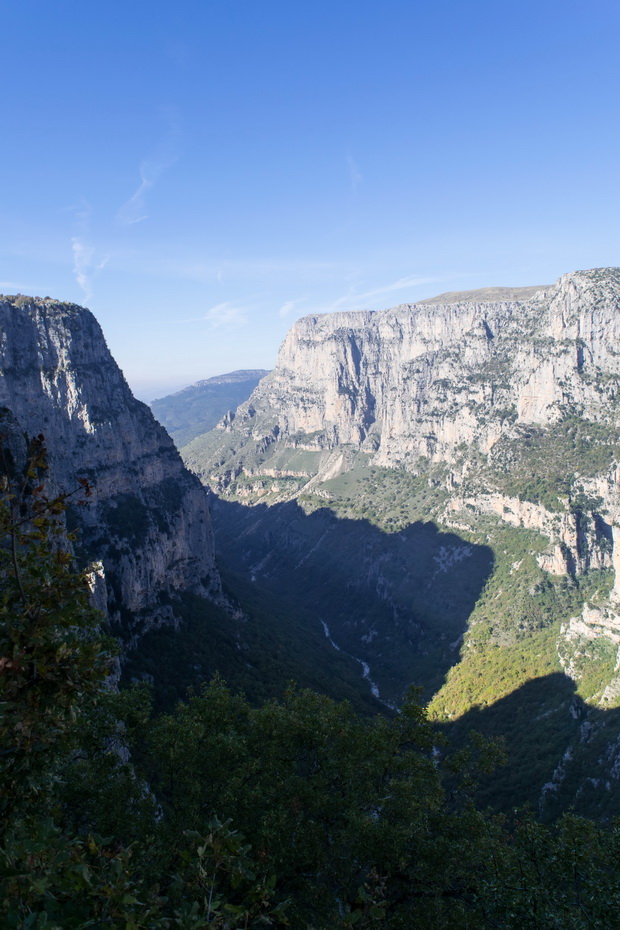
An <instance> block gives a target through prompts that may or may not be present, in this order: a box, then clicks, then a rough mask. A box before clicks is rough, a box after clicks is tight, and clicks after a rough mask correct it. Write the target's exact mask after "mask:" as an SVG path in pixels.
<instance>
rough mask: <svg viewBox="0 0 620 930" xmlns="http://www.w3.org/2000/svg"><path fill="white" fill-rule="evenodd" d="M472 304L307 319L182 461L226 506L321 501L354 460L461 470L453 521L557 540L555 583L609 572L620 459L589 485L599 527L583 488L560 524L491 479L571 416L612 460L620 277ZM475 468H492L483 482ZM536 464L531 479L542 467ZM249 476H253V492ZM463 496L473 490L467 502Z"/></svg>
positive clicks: (474, 299)
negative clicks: (588, 428)
mask: <svg viewBox="0 0 620 930" xmlns="http://www.w3.org/2000/svg"><path fill="white" fill-rule="evenodd" d="M467 297H468V295H467V294H446V295H442V296H441V297H438V298H433V299H431V300H429V301H425V302H423V303H421V304H407V305H403V306H399V307H395V308H394V309H392V310H385V311H380V312H370V311H368V312H359V313H336V314H329V315H325V316H312V317H305V318H303V319H301V320H299V321H298V322H297V323H296V324H295V325H294V326H293V328H292V329H291V331H290V332H289V334H288V336H287V337H286V339H285V341H284V343H283V345H282V347H281V350H280V354H279V356H278V362H277V365H276V368H275V369H274V371H273V372H272V373H271V374H270V375H269V376H268V377H266V378H264V379H263V380H262V381H261V383H260V384H259V385H258V387H257V388H256V390H255V391H254V393H253V394H252V396H251V397H250V399H249V400H248V401H247V402H246V403H245V404H242V405H241V406H240V407H239V409H238V411H237V413H236V415H235V416H234V417H228V418H225V419H224V420H223V421H222V422H221V423H220V424H218V428H217V430H216V431H214V432H212V433H211V434H210V436H209V437H203V438H201V439H199V440H196V441H195V443H193V444H190V445H189V446H188V447H187V448H186V449H185V450H184V457H185V460H186V462H187V463H188V464H189V466H190V467H191V468H192V469H193V470H194V471H196V472H197V473H198V474H199V475H200V476H201V477H202V478H203V480H205V481H206V482H207V483H209V484H211V485H212V486H213V487H214V488H216V489H217V490H219V491H221V492H223V493H225V494H226V493H227V490H228V489H229V488H231V486H232V485H233V484H235V485H236V486H235V493H236V495H237V496H238V497H239V498H241V497H243V496H244V495H245V496H246V497H247V498H248V499H249V500H252V499H259V498H260V497H261V495H262V496H263V498H264V499H267V498H265V497H264V495H265V493H266V492H268V497H271V499H279V500H284V499H286V497H287V494H288V496H289V498H290V497H291V496H292V497H295V496H297V495H298V494H299V493H300V492H301V491H302V490H310V489H313V490H316V489H317V487H319V486H320V484H321V483H322V482H325V481H326V480H329V479H330V478H333V477H334V476H335V475H337V474H339V473H342V472H345V471H346V470H347V469H348V468H350V466H351V461H352V459H351V456H352V455H353V456H355V455H359V454H366V455H367V457H368V462H369V463H371V464H372V465H376V466H383V467H388V468H399V467H402V468H406V469H408V470H410V471H416V470H419V469H420V463H421V462H430V463H444V464H447V465H449V466H450V468H451V471H450V474H449V477H448V479H447V480H448V485H449V488H450V491H451V500H450V502H449V503H448V505H447V507H446V513H445V514H444V517H445V522H446V523H448V524H449V525H454V523H453V521H454V511H459V510H462V509H463V507H465V506H466V507H467V508H469V509H478V510H479V511H480V512H481V513H496V514H498V515H499V516H500V517H502V518H503V519H505V520H506V521H507V522H509V523H511V524H512V525H516V526H525V527H533V528H536V529H539V530H540V531H541V532H542V533H543V534H544V535H546V536H547V537H548V538H549V540H550V543H551V547H550V549H549V551H548V552H547V553H546V554H545V555H544V556H542V557H541V562H542V563H544V564H545V567H546V568H547V570H549V571H552V572H555V573H556V574H562V573H566V572H568V573H570V574H574V573H577V574H579V573H582V572H584V571H587V569H588V568H589V567H592V566H595V567H599V568H604V567H612V566H613V565H614V564H615V563H614V558H615V557H614V556H613V554H612V545H611V542H612V538H613V530H612V527H613V526H614V525H620V495H619V493H618V488H619V487H620V485H619V483H618V473H617V468H615V467H614V463H613V462H612V461H608V465H607V466H605V467H603V466H604V463H603V465H601V463H595V466H594V468H592V467H590V470H589V472H588V471H586V472H585V473H581V474H580V475H579V478H580V480H582V484H581V485H580V491H581V492H583V491H584V484H583V482H584V481H585V483H586V485H587V487H586V488H585V490H586V491H587V492H588V494H589V496H590V497H591V498H597V499H600V503H599V511H602V510H604V511H605V517H604V518H602V517H600V519H599V520H598V523H597V526H596V527H595V526H594V525H590V526H589V527H587V526H586V523H585V522H584V521H583V520H581V522H580V518H579V515H578V514H577V513H576V512H575V508H574V507H572V504H571V500H570V499H569V498H570V497H571V493H572V492H573V491H574V488H571V487H568V486H566V487H565V488H564V493H565V495H566V497H565V499H560V498H561V494H562V491H561V490H558V493H559V494H560V498H557V500H556V505H555V507H553V508H552V511H551V512H550V511H549V509H548V507H545V506H544V504H543V502H542V501H539V500H537V499H536V495H534V497H532V494H531V492H530V495H529V497H528V498H527V500H523V499H522V498H523V495H521V494H518V493H508V494H506V493H505V490H504V488H503V487H499V486H497V481H496V480H495V479H496V476H497V475H498V474H501V473H504V474H509V473H510V472H511V469H512V470H514V461H515V460H516V459H518V458H519V456H521V457H522V453H521V451H520V449H521V447H523V446H524V445H527V444H528V443H529V442H530V434H531V432H532V430H533V431H534V432H536V431H539V432H540V431H543V432H544V431H545V430H549V429H551V428H553V427H554V426H556V425H557V424H560V423H565V422H567V418H572V419H573V420H575V421H579V422H581V423H583V422H585V423H591V424H592V428H593V429H595V431H596V436H595V438H594V439H592V437H586V441H590V442H591V444H592V443H598V445H599V446H601V444H602V445H605V444H606V445H607V447H608V448H612V447H613V445H614V444H615V442H616V441H617V440H618V435H617V431H618V427H620V351H618V348H617V346H618V337H619V335H620V269H596V270H593V271H584V272H575V273H572V274H566V275H564V276H563V277H562V278H560V279H559V281H558V282H557V283H556V284H555V285H554V286H546V287H541V288H520V289H514V288H513V289H508V288H507V289H501V288H490V289H486V290H481V291H475V292H472V295H471V298H470V299H467ZM614 431H615V432H614ZM560 439H561V440H562V441H565V439H566V437H565V436H562V437H560ZM550 442H551V444H552V445H553V443H554V439H553V437H551V440H550ZM539 445H541V449H542V458H546V457H547V452H546V451H545V450H544V443H542V444H541V443H539ZM476 456H482V457H483V458H484V461H485V464H486V466H487V469H486V474H485V475H484V476H480V480H478V482H477V483H476V482H473V483H472V477H473V475H474V474H475V473H476V466H477V465H478V464H479V462H476ZM538 465H540V463H538ZM528 467H529V468H530V471H531V472H532V475H531V477H532V478H535V477H536V471H537V468H538V466H537V463H536V461H534V460H533V457H532V456H530V462H529V463H528ZM478 471H479V469H478ZM494 472H495V475H494V474H493V473H494ZM261 477H262V478H265V479H278V478H280V479H287V478H288V479H292V478H296V479H298V480H297V482H296V483H291V482H290V481H289V482H288V484H287V483H286V481H285V482H283V483H282V484H281V485H280V486H279V487H277V486H276V490H277V491H279V492H280V493H279V496H278V495H277V494H275V495H274V485H273V480H272V481H271V483H270V484H264V485H263V487H261V486H260V484H259V483H257V481H256V479H258V478H261ZM573 477H574V476H573ZM246 478H247V479H252V480H250V481H249V483H247V486H246V487H244V479H246ZM483 479H484V480H483ZM494 483H495V484H496V488H495V489H493V484H494ZM489 484H490V485H491V489H492V490H494V492H495V493H489V490H490V489H489ZM500 484H501V482H500ZM506 484H507V482H506V481H504V482H503V485H506ZM465 485H468V488H467V490H468V491H469V493H468V494H463V493H461V494H460V495H459V492H458V488H459V486H463V487H465ZM517 490H519V489H517ZM573 496H574V495H573ZM581 509H583V508H581ZM562 511H563V512H564V513H563V516H560V514H561V513H562ZM619 531H620V530H619ZM605 540H607V541H608V542H609V545H607V543H606V542H605ZM601 541H602V542H603V546H602V548H601V546H600V545H599V544H600V543H601ZM618 594H619V596H620V582H619V584H618Z"/></svg>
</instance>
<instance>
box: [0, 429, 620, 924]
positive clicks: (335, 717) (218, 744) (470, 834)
mask: <svg viewBox="0 0 620 930" xmlns="http://www.w3.org/2000/svg"><path fill="white" fill-rule="evenodd" d="M31 453H32V454H31V456H30V460H29V463H28V466H27V469H26V474H25V478H24V480H23V481H22V483H21V485H20V486H19V487H18V488H17V489H16V487H15V482H13V484H11V482H9V481H7V482H6V484H5V491H4V498H3V500H2V501H1V502H0V542H1V546H0V581H1V600H0V701H1V704H0V711H1V718H0V735H1V739H2V744H1V747H0V803H1V804H2V810H1V813H2V816H1V818H0V923H1V925H2V926H3V927H7V928H43V927H45V928H62V930H65V928H69V930H70V928H84V930H85V928H87V927H89V928H90V927H93V928H103V927H114V928H125V930H131V928H136V930H137V928H175V927H178V928H187V930H190V928H191V930H194V928H196V930H197V928H222V930H224V928H228V930H237V928H238V930H241V928H259V927H282V926H289V927H291V928H293V930H338V928H341V930H346V928H348V927H359V928H372V927H378V928H388V930H416V928H420V930H426V928H428V930H430V928H433V930H441V928H451V930H452V928H455V930H459V928H463V930H478V928H487V927H488V928H493V927H498V928H507V930H508V928H515V930H516V928H523V927H528V928H530V927H531V928H558V930H559V928H562V930H565V928H568V930H570V928H575V930H577V928H579V930H581V928H584V930H585V928H586V927H588V928H592V927H597V928H598V927H600V928H614V927H620V916H619V914H620V879H619V875H620V868H619V866H620V861H619V860H620V834H619V833H618V831H616V830H615V829H611V828H610V829H603V828H601V827H599V826H597V825H595V824H592V823H590V822H588V821H584V820H582V819H579V818H576V817H572V816H567V817H564V818H563V819H562V820H561V821H560V822H559V824H558V825H557V826H556V827H555V828H553V829H552V830H550V829H547V828H544V827H542V826H541V825H540V824H538V823H536V822H535V821H534V820H533V819H532V818H530V817H527V816H522V817H520V818H516V819H513V820H512V821H511V822H510V823H504V822H502V821H500V820H498V819H493V818H490V817H487V816H485V815H484V814H482V813H481V812H479V811H477V810H476V809H475V808H474V807H473V806H472V804H471V803H470V802H469V801H468V798H467V790H468V787H470V786H471V783H472V780H473V778H474V776H475V772H476V768H480V769H484V768H486V767H488V764H490V763H492V762H493V758H491V757H492V756H493V755H494V753H493V750H492V747H488V746H486V747H485V746H481V745H480V746H478V747H476V749H475V752H474V753H473V754H472V756H471V758H470V760H469V762H467V760H465V759H461V760H460V761H459V762H458V764H457V763H455V764H454V765H453V771H452V772H451V773H450V782H449V784H450V786H451V787H450V789H449V790H447V789H446V788H445V787H444V785H443V781H442V777H443V772H442V769H441V767H440V766H439V764H438V763H437V761H436V760H435V759H434V755H433V741H434V738H435V737H434V734H433V731H432V730H431V728H430V726H429V724H428V721H427V719H426V716H425V714H424V712H423V711H422V710H421V709H420V708H419V707H418V706H417V705H416V703H415V701H413V700H410V701H409V702H407V704H406V705H405V707H404V709H403V712H402V713H401V714H399V715H398V716H397V717H396V718H395V719H392V720H386V719H383V718H377V719H375V720H374V721H370V722H369V721H366V720H362V719H360V718H359V717H358V716H356V715H355V714H354V713H353V712H352V710H351V709H350V707H349V706H348V705H347V704H346V703H342V704H337V703H335V702H333V701H331V700H329V699H328V698H326V697H323V696H320V695H317V694H313V693H312V692H307V691H297V690H295V689H293V688H291V689H290V690H289V691H288V692H287V694H286V696H285V697H284V699H283V700H282V701H271V702H268V703H266V704H264V705H263V706H261V707H258V708H256V707H252V706H250V705H249V703H248V702H247V701H246V700H245V699H244V698H243V697H242V696H239V695H235V694H232V693H231V692H230V691H229V690H228V689H227V688H226V686H225V685H224V684H223V683H222V682H221V681H219V680H216V681H214V682H213V683H212V684H211V685H210V686H208V687H206V688H205V689H203V691H202V692H201V693H200V694H198V695H193V696H191V697H190V698H189V700H188V701H187V702H186V703H182V704H179V705H178V707H177V708H176V710H175V711H174V712H173V713H171V714H169V715H166V716H159V717H156V718H154V719H153V718H152V717H151V710H150V703H149V699H148V694H147V692H146V691H145V690H144V689H143V688H137V689H134V690H133V692H129V693H121V694H116V693H113V692H112V691H110V690H109V689H108V690H106V688H105V673H106V670H107V669H108V668H109V666H110V657H109V651H108V647H107V644H106V642H105V640H104V639H103V638H102V636H101V631H100V626H99V622H100V620H99V617H98V616H97V615H96V613H95V612H94V611H93V610H92V609H91V608H90V606H89V603H88V592H87V588H86V585H85V582H84V579H83V578H82V577H80V576H78V575H76V574H75V573H74V572H73V571H72V568H71V559H70V558H69V556H68V555H67V554H66V553H65V552H64V550H63V547H62V546H61V545H60V543H61V542H62V539H63V527H62V522H61V518H62V509H63V501H62V500H61V499H54V500H52V501H49V500H47V499H46V498H45V496H44V493H43V488H42V484H41V481H40V477H41V474H42V472H44V467H45V462H44V459H43V458H42V456H41V450H40V447H38V448H33V449H32V450H31ZM128 748H130V750H131V755H128V752H127V749H128ZM455 785H456V787H455Z"/></svg>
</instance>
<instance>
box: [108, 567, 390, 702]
mask: <svg viewBox="0 0 620 930" xmlns="http://www.w3.org/2000/svg"><path fill="white" fill-rule="evenodd" d="M223 581H224V590H225V593H226V594H227V595H228V596H229V597H230V598H231V600H233V601H235V602H236V604H237V605H238V606H239V607H240V608H241V611H242V613H241V612H239V611H238V612H236V613H235V614H234V615H233V614H231V611H230V609H225V608H224V607H222V606H218V605H217V604H214V603H213V602H212V601H208V600H206V599H205V598H203V597H198V596H197V595H192V594H187V595H185V596H184V597H182V598H177V599H175V601H174V612H175V616H176V617H177V618H178V619H179V623H178V625H176V626H171V625H169V624H167V625H163V626H160V627H156V628H152V629H150V630H149V631H148V632H146V633H144V634H143V635H142V637H141V638H140V642H139V644H138V646H137V648H136V649H135V650H133V651H131V652H129V653H128V655H127V658H126V661H125V662H124V664H123V675H122V684H123V685H125V686H127V685H129V684H130V683H131V682H132V681H136V680H137V681H147V682H149V683H150V684H151V685H152V688H153V697H154V703H155V708H156V710H158V711H169V710H171V709H172V708H173V707H174V706H175V704H176V703H177V702H178V701H180V700H184V699H185V698H186V697H187V694H188V690H189V689H193V690H195V691H198V690H200V687H201V686H202V685H203V684H205V683H207V682H209V681H211V679H212V678H213V676H214V675H216V674H219V675H221V676H222V678H223V679H224V680H225V681H226V683H227V685H228V686H229V687H230V688H231V689H232V690H233V691H242V692H243V693H244V694H245V695H246V696H247V698H248V700H249V701H250V702H251V703H252V704H256V705H258V704H262V703H264V702H265V701H269V700H272V699H273V698H281V697H282V695H283V693H284V691H285V690H286V688H287V687H288V686H289V685H290V683H291V682H295V683H296V684H298V685H299V686H300V687H303V688H311V689H312V690H313V691H318V692H320V693H322V694H327V695H328V696H329V697H331V698H333V699H334V700H337V701H342V700H348V701H349V702H350V704H351V706H352V707H353V708H354V709H355V710H356V711H357V712H358V713H360V714H362V715H364V716H374V715H375V714H377V713H382V712H385V710H386V708H385V707H384V706H383V705H382V704H381V703H380V702H379V701H377V700H376V699H375V698H374V697H373V696H372V695H371V694H370V692H369V691H368V688H367V687H364V683H363V682H362V680H361V679H360V675H359V667H358V665H357V664H356V663H355V662H354V661H353V660H352V659H350V658H349V657H347V656H346V655H344V654H343V653H337V652H334V650H333V649H332V648H331V646H330V645H329V643H328V642H327V640H326V639H325V637H324V636H323V635H322V633H321V634H320V635H319V633H318V631H316V630H315V629H314V628H313V626H312V625H311V624H308V623H307V622H304V621H305V617H304V615H303V613H297V614H295V615H291V614H290V613H287V614H286V615H283V614H282V610H281V607H279V605H278V604H271V603H266V602H265V601H264V599H263V601H262V602H261V601H260V599H259V600H258V601H257V599H256V598H255V597H254V596H253V592H252V591H251V590H248V589H249V587H250V586H247V585H244V583H243V582H242V581H240V583H239V584H235V585H234V588H231V587H230V586H229V585H228V584H227V581H228V579H227V578H223Z"/></svg>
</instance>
